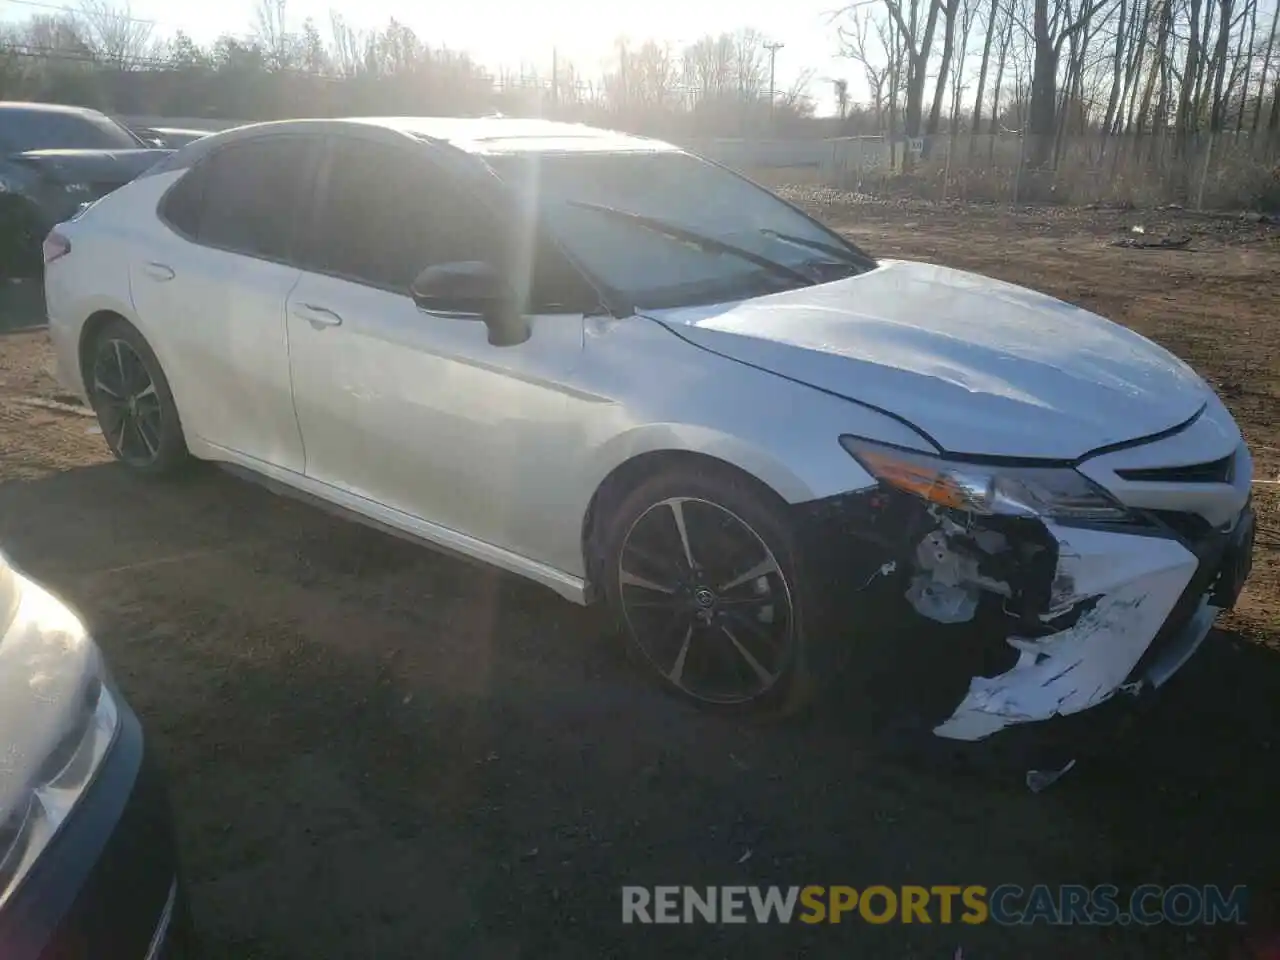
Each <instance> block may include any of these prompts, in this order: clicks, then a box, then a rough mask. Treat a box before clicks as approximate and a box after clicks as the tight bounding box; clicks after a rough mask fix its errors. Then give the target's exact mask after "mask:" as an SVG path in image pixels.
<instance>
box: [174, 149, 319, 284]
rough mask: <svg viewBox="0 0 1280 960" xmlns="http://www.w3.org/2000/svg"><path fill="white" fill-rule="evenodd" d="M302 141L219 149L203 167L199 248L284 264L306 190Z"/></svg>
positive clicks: (288, 254) (305, 165)
mask: <svg viewBox="0 0 1280 960" xmlns="http://www.w3.org/2000/svg"><path fill="white" fill-rule="evenodd" d="M313 142H314V141H312V140H311V139H309V138H307V137H269V138H264V139H261V140H249V141H245V142H243V143H233V144H231V145H230V146H227V147H223V148H222V149H221V150H219V151H218V152H217V153H215V154H213V155H212V156H210V157H209V158H208V159H207V160H206V161H205V162H204V163H203V164H202V167H203V170H202V174H203V183H202V184H201V187H202V189H201V193H202V201H201V204H200V211H201V212H200V223H199V228H198V230H197V232H196V239H197V240H199V242H200V243H203V244H207V245H209V246H214V247H222V248H224V249H227V250H235V251H236V252H238V253H246V254H249V255H250V256H256V257H262V258H264V259H269V260H287V259H289V256H290V254H291V252H292V250H291V247H292V238H293V233H294V227H295V225H296V224H297V222H298V220H299V218H300V216H301V211H302V210H303V204H302V200H303V191H305V190H306V189H307V186H308V183H309V179H308V177H307V176H306V171H307V170H308V160H309V152H310V151H309V149H308V148H309V147H310V145H311V144H312V143H313Z"/></svg>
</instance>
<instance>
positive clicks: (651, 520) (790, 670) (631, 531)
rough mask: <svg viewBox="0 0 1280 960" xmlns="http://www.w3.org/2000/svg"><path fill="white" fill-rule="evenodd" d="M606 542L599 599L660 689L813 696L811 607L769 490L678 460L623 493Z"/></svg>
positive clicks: (742, 699)
mask: <svg viewBox="0 0 1280 960" xmlns="http://www.w3.org/2000/svg"><path fill="white" fill-rule="evenodd" d="M603 541H604V542H603V547H604V551H603V553H604V558H605V559H604V564H603V569H602V571H601V576H602V580H603V586H604V591H605V596H606V599H607V602H608V603H609V605H610V607H611V608H612V610H613V612H614V613H615V615H616V617H617V619H618V621H619V623H620V626H621V629H622V630H623V633H624V635H625V637H626V640H627V644H628V649H629V650H630V652H631V653H632V654H633V655H634V658H635V659H637V660H639V661H640V662H641V663H642V664H643V665H645V666H647V667H648V668H649V670H650V671H651V672H652V673H653V674H654V675H655V677H656V678H657V679H658V680H659V681H660V682H661V683H662V684H663V685H665V686H666V687H667V688H669V689H672V690H674V691H675V692H677V693H679V694H681V695H682V696H684V697H686V698H689V699H691V700H694V701H696V702H698V703H700V704H704V705H708V706H713V707H719V708H731V709H732V708H739V709H742V708H755V709H776V710H781V711H782V712H790V711H792V710H795V709H797V708H799V707H800V706H802V705H803V704H804V703H805V702H806V701H807V700H808V699H809V695H810V691H811V684H810V682H809V674H808V666H809V657H808V654H809V651H808V642H809V641H808V637H807V635H806V623H807V622H808V621H809V620H810V619H811V615H812V612H813V610H812V607H813V603H812V601H811V600H810V599H809V597H808V585H807V583H806V581H805V577H804V573H803V569H802V563H801V557H800V550H799V547H798V545H797V541H796V537H795V534H794V532H793V531H792V529H791V525H790V522H789V520H788V518H787V516H786V505H785V504H784V503H782V501H781V500H779V499H778V498H777V497H775V496H774V495H773V494H772V493H771V491H769V490H767V489H765V488H763V487H762V486H760V485H759V484H757V483H756V482H755V481H754V480H752V479H751V478H749V477H746V476H744V475H742V474H739V473H737V472H736V471H734V470H733V469H732V468H728V467H719V466H717V465H714V464H709V465H706V466H705V467H704V466H703V465H702V464H697V463H680V464H676V465H673V466H671V467H669V468H667V469H664V470H662V471H661V472H659V473H657V474H655V475H653V476H651V477H650V478H648V479H647V480H645V481H644V482H642V483H641V484H639V485H638V486H637V487H636V488H635V489H633V490H632V491H631V492H630V493H629V494H628V495H627V496H625V497H624V498H623V499H622V500H621V502H620V503H619V504H618V505H617V507H616V508H615V509H614V510H613V511H612V512H611V515H610V516H609V517H607V518H606V521H605V535H604V538H603Z"/></svg>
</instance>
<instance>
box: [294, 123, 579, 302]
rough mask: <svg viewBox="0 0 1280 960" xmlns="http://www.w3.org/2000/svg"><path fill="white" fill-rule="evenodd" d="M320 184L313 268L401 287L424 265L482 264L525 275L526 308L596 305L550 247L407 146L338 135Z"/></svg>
mask: <svg viewBox="0 0 1280 960" xmlns="http://www.w3.org/2000/svg"><path fill="white" fill-rule="evenodd" d="M326 183H327V187H326V188H325V189H324V190H323V191H322V196H321V200H320V209H319V211H318V219H317V221H316V224H315V228H314V230H313V231H312V232H311V236H312V238H313V239H312V241H311V245H313V246H314V249H313V250H312V251H311V253H310V255H309V257H308V262H309V265H311V266H312V267H314V268H315V269H317V270H322V271H324V272H327V273H335V274H339V275H341V276H346V277H350V278H352V279H353V280H359V281H362V282H365V283H369V284H373V285H374V286H379V287H385V288H387V289H391V290H397V291H404V292H408V290H409V287H410V285H411V284H412V283H413V280H414V278H415V277H416V276H417V275H418V274H419V273H420V272H421V271H422V270H423V269H425V268H426V267H429V266H433V265H435V264H440V263H455V262H459V261H466V260H483V261H486V262H488V263H492V264H494V265H495V266H496V267H498V268H499V269H500V270H503V271H505V272H507V273H508V275H510V276H511V278H512V281H513V283H517V284H519V282H520V279H519V278H520V276H521V275H529V274H531V279H530V280H529V285H530V287H531V288H532V292H531V296H530V307H531V309H535V310H536V309H538V308H548V309H553V308H559V309H566V310H568V309H577V310H583V309H586V308H587V306H594V305H595V298H594V295H593V294H591V293H590V292H589V291H586V290H584V288H583V285H582V281H581V277H580V276H579V275H578V274H577V273H576V271H574V270H573V269H572V268H571V267H570V266H569V265H568V264H567V263H566V262H565V261H564V260H563V258H562V257H560V256H559V253H558V251H556V250H555V248H554V247H552V248H547V247H545V246H544V245H541V244H538V243H537V242H536V241H533V240H532V237H533V234H532V232H531V231H528V230H523V231H522V230H519V229H518V228H517V227H516V226H515V224H514V223H513V222H505V221H503V220H502V219H500V218H499V217H498V216H497V215H496V214H495V213H494V211H493V210H492V209H491V208H490V207H488V206H487V205H485V204H484V203H483V202H482V201H481V200H480V199H479V198H478V197H477V196H476V195H475V193H474V192H473V191H472V190H471V189H470V188H469V187H468V185H467V184H466V183H465V182H462V181H461V180H459V179H457V178H455V177H452V176H450V175H448V174H446V173H443V172H441V171H439V170H437V169H436V168H435V167H433V166H432V165H431V163H430V161H429V160H428V159H427V158H426V157H425V156H419V155H416V154H415V152H414V151H413V150H411V149H396V148H395V147H390V146H386V145H383V144H378V143H373V142H369V141H362V140H356V139H347V138H337V139H335V140H334V145H333V153H332V159H331V163H330V165H329V172H328V177H327V180H326ZM530 243H533V245H534V247H535V248H536V249H537V251H538V252H537V255H536V256H535V257H534V260H535V263H534V265H533V269H532V270H530V268H529V258H528V257H527V256H526V257H521V256H520V251H521V249H522V245H523V249H528V246H529V244H530ZM521 263H524V264H525V266H524V268H523V269H521V266H520V264H521ZM584 300H589V303H588V304H586V305H584V302H583V301H584Z"/></svg>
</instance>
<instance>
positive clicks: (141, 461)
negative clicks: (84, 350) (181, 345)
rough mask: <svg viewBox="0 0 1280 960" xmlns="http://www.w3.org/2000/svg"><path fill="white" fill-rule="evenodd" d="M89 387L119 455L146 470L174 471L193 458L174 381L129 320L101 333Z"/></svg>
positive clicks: (104, 430) (109, 440) (95, 346)
mask: <svg viewBox="0 0 1280 960" xmlns="http://www.w3.org/2000/svg"><path fill="white" fill-rule="evenodd" d="M87 380H88V382H87V383H86V387H87V388H88V393H89V397H90V399H91V400H92V402H93V409H94V411H95V412H96V413H97V415H98V424H99V425H100V426H101V427H102V435H103V437H105V438H106V441H107V445H108V446H109V447H110V448H111V452H112V453H113V454H115V457H116V459H117V460H119V461H120V462H122V463H123V464H125V465H126V466H128V467H130V468H131V469H133V470H136V471H137V472H139V473H143V474H152V475H156V474H167V473H173V472H175V471H176V470H178V469H179V468H180V467H181V466H183V465H184V464H185V463H186V461H187V459H188V454H187V445H186V440H185V439H184V437H183V435H182V424H181V422H180V421H179V419H178V408H177V406H176V405H175V404H174V402H173V393H172V392H171V391H170V389H169V381H168V380H166V379H165V376H164V371H163V370H161V369H160V361H159V360H157V359H156V355H155V353H154V352H153V351H152V350H151V347H150V346H149V345H148V344H147V341H146V340H145V339H143V337H142V334H140V333H138V331H137V330H135V329H134V328H133V327H132V326H130V325H129V324H128V323H126V322H125V321H124V320H114V321H112V322H110V323H108V324H107V325H106V326H105V327H103V329H102V330H101V331H100V332H99V334H98V336H97V337H96V338H95V340H94V343H93V348H92V358H91V362H90V364H89V377H88V378H87Z"/></svg>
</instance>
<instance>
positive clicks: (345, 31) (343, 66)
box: [329, 10, 368, 77]
mask: <svg viewBox="0 0 1280 960" xmlns="http://www.w3.org/2000/svg"><path fill="white" fill-rule="evenodd" d="M329 33H330V41H329V53H330V56H331V59H332V62H333V67H334V69H335V70H336V71H337V73H338V75H339V76H343V77H354V76H356V74H358V73H360V72H361V71H362V69H363V68H364V51H365V49H366V48H367V46H368V38H367V37H365V36H364V35H363V34H361V33H360V31H358V30H355V29H354V28H352V27H350V26H348V25H347V22H346V20H344V19H343V17H342V14H340V13H338V12H337V11H336V10H330V11H329Z"/></svg>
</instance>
